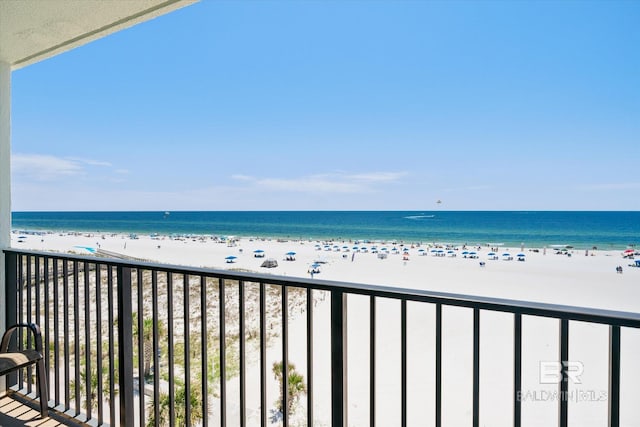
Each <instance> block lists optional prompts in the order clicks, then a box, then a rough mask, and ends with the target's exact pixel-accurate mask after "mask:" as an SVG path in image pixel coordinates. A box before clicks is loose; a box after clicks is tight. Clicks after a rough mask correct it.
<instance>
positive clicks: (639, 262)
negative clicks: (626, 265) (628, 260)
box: [636, 259, 640, 267]
mask: <svg viewBox="0 0 640 427" xmlns="http://www.w3.org/2000/svg"><path fill="white" fill-rule="evenodd" d="M636 267H640V259H637V260H636Z"/></svg>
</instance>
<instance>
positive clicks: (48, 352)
mask: <svg viewBox="0 0 640 427" xmlns="http://www.w3.org/2000/svg"><path fill="white" fill-rule="evenodd" d="M43 261H44V265H43V270H44V271H43V272H44V343H43V345H44V349H43V351H44V366H45V369H44V370H45V372H46V377H47V385H48V386H49V390H47V394H48V395H49V396H51V378H49V377H50V375H49V372H51V357H50V356H51V345H50V340H51V332H50V328H51V325H50V320H49V318H50V316H51V306H50V305H49V300H50V298H49V285H50V283H49V281H50V280H51V275H50V274H49V261H50V260H49V257H45V258H43Z"/></svg>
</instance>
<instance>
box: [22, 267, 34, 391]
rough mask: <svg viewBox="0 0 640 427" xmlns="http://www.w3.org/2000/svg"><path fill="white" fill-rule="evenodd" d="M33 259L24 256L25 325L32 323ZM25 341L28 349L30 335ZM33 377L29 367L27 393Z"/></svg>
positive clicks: (26, 380)
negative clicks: (25, 263) (25, 273)
mask: <svg viewBox="0 0 640 427" xmlns="http://www.w3.org/2000/svg"><path fill="white" fill-rule="evenodd" d="M33 260H34V257H33V256H31V255H27V256H26V262H27V266H26V267H27V268H26V269H27V275H26V279H25V281H24V286H25V289H26V290H27V305H26V307H25V308H24V310H25V315H26V316H25V317H26V321H27V323H31V322H32V321H33V318H32V313H31V311H32V309H33V301H32V296H31V288H32V286H33V272H32V270H31V264H32V263H33ZM20 331H22V329H20ZM26 339H27V347H28V348H30V347H31V334H26ZM20 348H24V341H23V339H22V337H20ZM22 371H23V369H21V370H20V373H21V374H22ZM32 376H33V368H32V367H31V366H29V367H28V368H27V377H26V378H25V379H24V382H26V383H27V393H31V378H32ZM23 386H24V384H21V385H20V387H21V388H22V387H23Z"/></svg>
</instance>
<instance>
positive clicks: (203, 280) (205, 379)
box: [200, 276, 209, 427]
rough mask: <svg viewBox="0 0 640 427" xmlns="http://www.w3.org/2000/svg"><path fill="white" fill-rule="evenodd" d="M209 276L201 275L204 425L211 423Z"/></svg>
mask: <svg viewBox="0 0 640 427" xmlns="http://www.w3.org/2000/svg"><path fill="white" fill-rule="evenodd" d="M207 332H208V331H207V278H206V276H200V354H201V360H202V362H201V366H200V369H201V371H202V372H201V375H202V384H201V386H202V426H203V427H207V426H208V425H209V406H208V405H207V401H208V400H209V388H208V387H207V385H208V378H209V374H208V367H207V360H208V356H209V352H208V349H207Z"/></svg>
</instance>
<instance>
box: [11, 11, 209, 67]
mask: <svg viewBox="0 0 640 427" xmlns="http://www.w3.org/2000/svg"><path fill="white" fill-rule="evenodd" d="M195 1H197V0H0V61H2V62H5V63H8V64H10V66H11V69H13V70H15V69H18V68H21V67H24V66H26V65H29V64H32V63H34V62H38V61H41V60H43V59H46V58H48V57H51V56H54V55H57V54H59V53H61V52H64V51H66V50H70V49H73V48H75V47H78V46H81V45H83V44H85V43H88V42H90V41H92V40H95V39H98V38H101V37H104V36H106V35H108V34H110V33H114V32H116V31H118V30H121V29H123V28H127V27H130V26H132V25H135V24H137V23H140V22H143V21H147V20H149V19H152V18H155V17H156V16H159V15H162V14H165V13H168V12H171V11H173V10H175V9H178V8H181V7H183V6H187V5H189V4H192V3H194V2H195Z"/></svg>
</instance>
